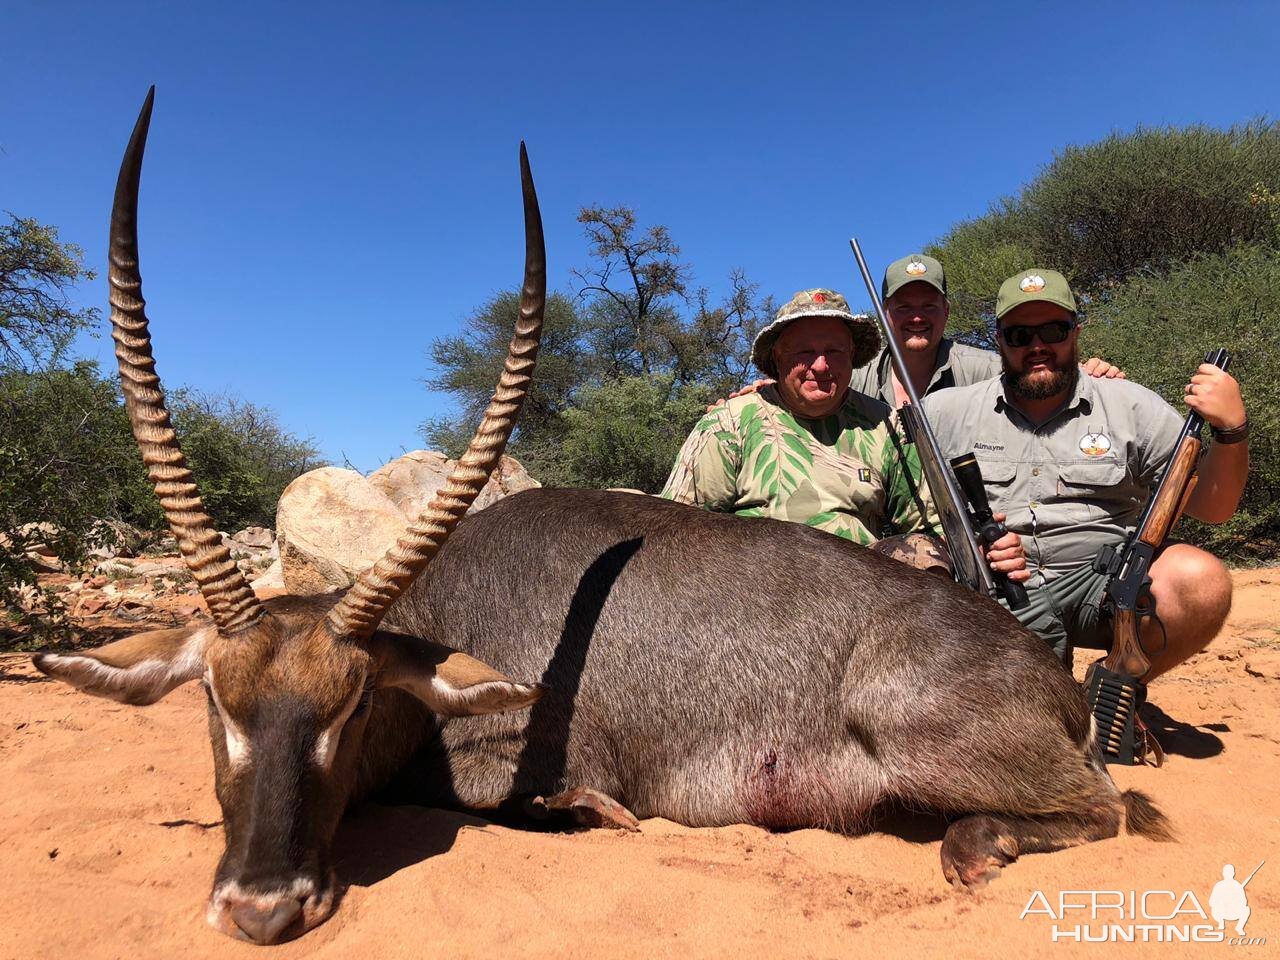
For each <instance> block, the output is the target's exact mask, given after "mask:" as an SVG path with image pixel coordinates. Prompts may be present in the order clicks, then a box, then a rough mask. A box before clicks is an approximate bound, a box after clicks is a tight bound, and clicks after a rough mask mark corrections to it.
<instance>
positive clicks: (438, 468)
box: [369, 450, 542, 519]
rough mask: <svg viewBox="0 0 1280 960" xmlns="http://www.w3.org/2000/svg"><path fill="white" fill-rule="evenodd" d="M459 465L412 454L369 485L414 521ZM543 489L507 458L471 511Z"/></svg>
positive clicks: (371, 476) (382, 470)
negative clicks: (533, 490) (537, 488)
mask: <svg viewBox="0 0 1280 960" xmlns="http://www.w3.org/2000/svg"><path fill="white" fill-rule="evenodd" d="M456 465H457V461H456V460H450V459H448V458H447V457H446V456H445V455H444V454H443V453H437V452H435V451H434V450H413V451H410V452H409V453H406V454H405V455H404V456H403V457H398V458H396V459H395V460H391V461H390V462H388V463H385V464H383V465H382V466H381V467H379V468H378V469H377V470H375V471H374V472H373V473H371V474H369V483H370V484H372V485H373V486H374V487H376V488H377V489H379V490H381V491H382V492H383V493H385V494H386V495H387V497H388V499H390V500H391V502H392V503H394V504H395V505H396V507H398V508H399V510H400V512H401V513H403V514H404V515H405V516H406V518H408V519H414V518H416V517H417V516H418V515H419V514H420V513H422V511H423V509H425V507H426V506H427V504H428V503H429V502H430V500H431V498H432V497H433V496H435V494H436V492H437V491H438V490H439V489H440V488H441V487H442V486H444V481H445V479H446V478H447V477H448V476H449V472H450V471H451V470H453V468H454V467H455V466H456ZM540 486H542V484H540V483H538V481H537V480H535V479H533V477H531V476H529V472H528V471H527V470H525V468H524V467H523V466H521V464H520V462H519V461H518V460H516V459H515V458H514V457H507V456H504V457H503V458H502V462H501V463H500V464H499V465H498V468H497V469H496V470H494V471H493V476H492V477H490V478H489V482H488V483H487V484H485V487H484V489H483V490H481V491H480V496H478V497H476V501H475V503H473V504H472V505H471V509H472V510H473V511H474V510H483V509H484V508H485V507H487V506H489V505H490V504H492V503H496V502H497V501H498V500H501V499H502V498H503V497H506V496H510V495H511V494H513V493H519V492H520V491H521V490H529V489H532V488H533V487H540Z"/></svg>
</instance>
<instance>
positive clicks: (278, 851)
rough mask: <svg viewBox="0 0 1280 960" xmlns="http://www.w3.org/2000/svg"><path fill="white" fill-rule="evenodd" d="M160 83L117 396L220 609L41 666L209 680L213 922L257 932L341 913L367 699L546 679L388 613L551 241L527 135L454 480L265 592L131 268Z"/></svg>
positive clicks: (164, 687) (507, 380) (121, 251)
mask: <svg viewBox="0 0 1280 960" xmlns="http://www.w3.org/2000/svg"><path fill="white" fill-rule="evenodd" d="M154 94H155V89H154V88H152V90H151V91H150V92H149V93H148V94H147V99H146V102H145V103H144V104H143V107H142V112H141V114H140V115H139V117H138V122H137V125H136V126H135V127H134V131H133V136H132V137H131V138H130V140H129V145H128V147H127V149H126V150H125V154H124V159H123V161H122V163H121V166H120V176H119V179H118V181H117V183H116V192H115V202H114V205H113V208H112V213H111V250H110V261H111V262H110V287H111V323H112V337H113V339H114V340H115V353H116V359H117V361H118V364H119V368H120V381H121V384H122V386H123V389H124V396H125V406H126V408H127V410H128V414H129V419H130V421H131V423H132V425H133V434H134V437H135V439H136V440H137V442H138V449H139V450H140V452H141V454H142V459H143V461H144V462H145V463H146V466H147V472H148V476H149V478H150V480H151V483H152V485H153V486H154V487H155V491H156V494H157V496H158V497H159V499H160V503H161V506H162V507H163V508H164V512H165V517H166V518H167V520H168V523H169V526H170V528H171V529H172V531H173V534H174V536H175V537H176V539H177V542H178V547H179V549H180V550H181V552H182V556H183V558H184V559H185V561H186V563H187V566H188V567H189V568H190V570H191V574H192V577H193V578H194V579H195V582H196V583H197V585H198V586H199V588H200V593H201V594H202V595H203V597H204V599H205V602H206V603H207V605H208V607H209V613H210V614H211V616H212V619H213V622H212V623H211V624H203V623H202V624H197V625H191V626H188V627H186V628H181V629H174V630H159V631H153V632H148V633H142V634H138V635H135V636H131V637H128V638H126V639H124V640H120V641H118V642H116V643H111V644H108V645H106V646H104V647H100V648H98V649H95V650H89V651H85V652H82V653H75V654H55V653H44V654H37V655H36V657H35V665H36V666H37V667H38V668H39V669H40V670H41V671H43V672H44V673H46V674H48V675H49V676H51V677H54V678H56V679H58V680H62V681H65V682H67V683H70V684H72V685H74V686H76V687H78V688H80V689H81V690H84V691H85V692H86V693H91V694H94V695H96V696H101V697H109V698H111V699H113V700H118V701H120V702H123V703H129V704H137V705H142V704H149V703H154V702H155V701H157V700H159V699H160V698H161V697H163V696H164V695H165V694H167V693H168V692H169V691H171V690H173V689H174V688H175V687H177V686H179V685H180V684H183V683H188V682H191V681H199V682H200V683H201V684H202V685H203V687H204V690H205V692H206V694H207V698H208V715H209V734H210V740H211V741H212V746H213V757H214V770H215V778H216V786H217V794H218V802H219V804H220V805H221V807H222V815H223V824H224V831H225V836H226V849H225V851H224V853H223V855H222V859H221V861H220V863H219V865H218V869H217V873H216V875H215V878H214V884H213V891H212V893H211V895H210V898H209V905H208V910H207V918H208V920H209V923H210V924H211V925H212V926H213V927H215V928H216V929H218V930H220V931H222V932H223V933H227V934H230V935H232V936H236V937H239V938H241V939H244V940H249V941H251V942H255V943H263V944H266V943H275V942H278V941H280V940H284V939H288V938H290V937H293V936H297V935H298V934H300V933H302V932H304V931H306V930H309V929H310V928H312V927H314V926H316V925H317V924H319V923H321V922H323V921H324V920H325V919H326V918H327V917H328V916H329V915H330V913H332V911H333V908H334V905H335V899H336V893H337V889H338V888H337V882H336V878H335V876H334V873H333V870H332V867H331V865H330V848H331V845H332V841H333V836H334V833H335V831H336V829H337V824H338V820H339V818H340V817H341V816H342V813H343V811H344V809H345V807H346V805H347V803H348V801H349V800H350V799H351V796H352V791H353V788H354V784H355V781H356V778H357V768H358V764H359V759H360V750H361V746H362V740H363V736H364V731H365V726H366V723H367V720H368V716H369V711H370V704H371V701H372V699H373V698H374V696H375V694H376V692H377V691H378V690H379V689H383V688H387V687H398V688H400V689H401V690H404V691H407V692H408V693H410V694H412V695H413V696H415V697H417V698H418V699H419V700H421V701H422V702H423V703H424V704H425V705H426V707H427V708H429V709H430V710H432V711H435V712H436V713H438V714H441V715H445V716H463V715H472V714H480V713H492V712H497V711H503V710H516V709H520V708H522V707H526V706H528V705H529V704H531V703H533V702H534V701H535V700H537V698H538V697H539V695H540V694H541V688H540V687H539V686H538V685H536V684H522V683H516V682H515V681H513V680H510V679H508V678H507V677H505V676H503V675H502V674H500V673H499V672H498V671H496V670H494V669H493V668H491V667H489V666H488V665H486V664H484V663H481V662H480V661H478V660H475V659H473V658H471V657H468V656H466V655H465V654H463V653H460V652H458V651H455V650H451V649H449V648H447V647H443V646H440V645H438V644H435V643H430V642H427V641H424V640H421V639H418V638H414V637H407V636H404V635H401V634H395V633H390V632H387V631H382V630H379V629H378V625H379V623H380V621H381V620H382V618H383V616H384V614H385V613H386V612H387V609H388V608H389V607H390V606H391V604H392V603H394V602H395V600H396V598H398V597H399V596H400V595H401V593H403V592H404V590H405V589H406V588H407V587H408V586H409V585H410V584H411V583H412V582H413V581H414V579H415V578H416V577H417V576H418V575H419V574H421V573H422V571H423V570H424V569H425V568H426V566H427V564H428V563H430V561H431V558H432V557H433V556H434V555H435V553H436V551H438V550H439V549H440V546H441V545H442V544H443V543H444V541H445V539H446V538H447V537H448V535H449V533H450V531H451V530H452V529H453V528H454V526H455V525H456V524H457V523H458V521H459V520H460V519H461V518H462V516H463V514H464V513H466V511H467V508H468V507H469V506H470V505H471V502H472V501H473V500H474V499H475V497H476V495H477V494H478V493H479V492H480V490H481V488H482V487H483V486H484V484H485V482H486V480H487V479H488V477H489V474H490V473H491V472H492V470H493V468H494V467H495V466H496V465H497V463H498V460H499V457H500V456H501V454H502V451H503V448H504V447H505V446H506V442H507V439H508V437H509V436H510V434H511V429H512V427H513V426H514V424H515V421H516V417H517V415H518V414H519V411H520V406H521V404H522V403H523V402H524V398H525V395H526V393H527V391H528V387H529V382H530V379H531V376H532V372H533V366H534V361H535V358H536V356H537V351H538V341H539V337H540V336H541V332H542V315H543V308H544V305H545V299H546V256H545V252H544V250H543V241H542V221H541V217H540V215H539V212H538V201H537V196H536V194H535V193H534V188H533V179H532V176H531V174H530V172H529V162H528V158H527V156H526V155H525V150H524V145H523V144H521V147H520V172H521V179H522V185H523V193H524V214H525V275H524V288H523V291H522V295H521V301H520V318H519V321H518V323H517V326H516V331H515V335H514V337H513V339H512V341H511V348H510V352H509V353H508V355H507V360H506V365H505V367H504V369H503V373H502V377H501V379H500V380H499V381H498V386H497V389H496V390H495V392H494V396H493V400H492V401H491V402H490V404H489V407H488V409H487V410H486V411H485V416H484V420H483V422H482V423H481V425H480V427H479V429H478V431H477V432H476V435H475V437H474V438H473V439H472V441H471V444H470V446H469V447H468V448H467V452H466V454H465V455H464V456H463V457H462V459H461V460H460V461H459V462H458V466H457V468H456V469H455V470H454V472H453V474H452V475H451V476H450V477H449V479H448V481H447V482H446V484H445V486H444V487H443V488H442V489H441V491H440V492H439V493H438V494H437V495H436V497H435V498H434V499H433V500H432V502H431V503H430V504H429V505H428V506H427V508H426V510H425V511H424V512H423V514H422V516H420V517H419V518H418V519H417V520H415V521H414V522H413V523H412V524H410V526H409V527H408V529H407V530H406V532H405V533H404V535H403V536H402V537H401V538H400V539H399V540H398V541H397V543H396V544H395V545H394V546H393V547H392V548H391V549H390V550H388V552H387V554H386V555H385V556H384V557H382V558H381V559H380V560H379V561H378V562H377V563H376V564H375V565H374V566H373V567H371V568H369V569H368V570H367V571H365V572H364V573H363V574H361V575H360V577H359V578H358V579H357V580H356V582H355V584H354V585H353V586H352V587H351V588H350V589H348V590H347V591H346V592H345V593H344V594H340V595H330V596H328V597H320V598H301V597H281V598H277V599H275V600H271V601H267V602H265V603H264V602H262V601H259V600H258V598H257V597H256V596H255V595H254V593H253V591H252V589H251V588H250V587H249V584H248V582H247V581H246V580H245V578H244V576H243V575H242V574H241V573H240V571H239V569H238V568H237V567H236V565H235V563H234V562H233V561H232V559H231V556H230V553H229V551H228V550H227V548H226V547H224V546H223V545H222V542H221V538H220V537H219V535H218V533H217V532H216V531H215V529H214V526H213V523H212V521H211V520H210V519H209V517H208V515H207V514H206V513H205V511H204V507H203V505H202V503H201V500H200V493H199V490H198V489H197V487H196V484H195V482H194V480H193V478H192V475H191V472H190V470H188V469H187V465H186V461H185V460H184V458H183V456H182V451H181V450H180V449H179V446H178V441H177V437H176V436H175V434H174V431H173V428H172V425H171V423H170V419H169V413H168V410H167V408H166V406H165V397H164V391H163V388H162V387H161V384H160V379H159V377H158V376H157V375H156V372H155V361H154V359H153V357H152V351H151V336H150V332H149V329H148V322H147V317H146V314H145V310H144V306H145V304H144V301H143V298H142V277H141V273H140V270H139V266H138V241H137V209H138V185H139V180H140V176H141V172H142V155H143V151H144V148H145V146H146V139H147V129H148V126H149V124H150V120H151V107H152V100H153V97H154Z"/></svg>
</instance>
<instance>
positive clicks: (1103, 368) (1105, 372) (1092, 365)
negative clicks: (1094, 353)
mask: <svg viewBox="0 0 1280 960" xmlns="http://www.w3.org/2000/svg"><path fill="white" fill-rule="evenodd" d="M1080 366H1081V367H1083V368H1084V372H1085V373H1087V374H1088V375H1089V376H1091V377H1100V378H1105V379H1107V380H1126V379H1128V378H1127V377H1126V376H1125V372H1124V371H1123V370H1121V369H1120V368H1119V367H1117V366H1115V365H1114V364H1110V363H1107V361H1105V360H1103V359H1102V358H1101V357H1090V358H1089V359H1088V360H1086V361H1085V362H1084V363H1082V364H1080Z"/></svg>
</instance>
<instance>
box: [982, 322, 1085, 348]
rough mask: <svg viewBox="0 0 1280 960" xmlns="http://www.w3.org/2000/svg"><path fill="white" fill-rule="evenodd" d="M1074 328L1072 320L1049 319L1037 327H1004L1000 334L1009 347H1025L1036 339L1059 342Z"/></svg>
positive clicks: (1043, 341) (1074, 323)
mask: <svg viewBox="0 0 1280 960" xmlns="http://www.w3.org/2000/svg"><path fill="white" fill-rule="evenodd" d="M1075 328H1076V322H1075V321H1074V320H1050V321H1049V322H1048V323H1042V324H1040V325H1039V326H1037V327H1025V326H1024V327H1005V328H1004V329H1002V330H1001V331H1000V336H1001V338H1002V339H1003V340H1004V342H1005V343H1007V344H1008V345H1009V346H1011V347H1025V346H1028V345H1029V344H1030V343H1031V341H1032V340H1036V339H1038V340H1039V341H1040V342H1041V343H1061V342H1062V341H1063V340H1065V339H1067V334H1069V333H1071V331H1072V330H1074V329H1075Z"/></svg>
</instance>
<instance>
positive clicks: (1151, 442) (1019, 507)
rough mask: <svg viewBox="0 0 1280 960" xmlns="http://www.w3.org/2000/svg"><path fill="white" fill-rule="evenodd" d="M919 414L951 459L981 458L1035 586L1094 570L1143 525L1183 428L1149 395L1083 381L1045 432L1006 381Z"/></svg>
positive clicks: (1126, 384)
mask: <svg viewBox="0 0 1280 960" xmlns="http://www.w3.org/2000/svg"><path fill="white" fill-rule="evenodd" d="M921 407H922V408H923V410H924V412H925V414H926V416H928V418H929V422H930V424H931V425H932V426H933V430H934V433H935V434H937V437H938V443H939V444H940V445H941V447H942V449H943V453H944V455H945V456H946V457H947V458H948V459H950V458H951V457H955V456H959V455H960V454H962V453H968V452H969V451H973V453H974V454H975V455H976V456H977V458H978V463H979V465H980V466H981V468H982V479H983V483H984V485H985V486H986V489H987V497H988V498H989V499H990V501H991V509H992V510H994V511H996V512H1001V511H1003V512H1004V513H1007V514H1008V515H1009V518H1008V520H1007V521H1006V522H1007V525H1008V527H1009V529H1010V530H1013V531H1014V532H1016V533H1018V534H1020V535H1021V537H1022V542H1023V545H1024V546H1025V547H1026V551H1027V567H1028V568H1029V569H1030V570H1031V571H1032V580H1031V585H1032V586H1039V585H1041V584H1043V583H1045V582H1047V581H1050V580H1054V579H1056V578H1057V577H1060V576H1062V575H1063V574H1065V573H1067V572H1069V571H1070V570H1072V569H1075V568H1077V567H1079V566H1081V565H1082V564H1086V563H1091V562H1092V561H1093V559H1094V557H1096V556H1097V554H1098V550H1099V549H1100V548H1101V547H1102V546H1103V545H1104V544H1106V543H1111V542H1116V541H1119V540H1121V539H1123V538H1124V537H1125V536H1126V535H1127V534H1128V532H1129V530H1130V529H1132V528H1133V527H1134V526H1136V525H1137V522H1138V518H1139V516H1140V515H1141V513H1142V508H1143V506H1144V505H1145V503H1146V500H1147V497H1148V496H1149V495H1150V493H1151V490H1152V488H1153V487H1154V486H1155V484H1156V483H1157V482H1158V481H1159V479H1160V476H1161V474H1162V473H1163V471H1164V468H1165V465H1166V464H1167V463H1168V461H1169V458H1170V457H1171V456H1172V455H1173V450H1174V446H1175V445H1176V444H1177V440H1178V435H1179V433H1180V432H1181V430H1182V423H1183V418H1182V417H1181V416H1179V415H1178V413H1177V412H1176V411H1175V410H1174V409H1173V407H1171V406H1169V404H1167V403H1166V402H1165V401H1164V400H1162V399H1161V398H1160V397H1159V396H1157V395H1156V394H1155V393H1153V392H1152V391H1150V390H1148V389H1147V388H1146V387H1142V386H1139V385H1138V384H1136V383H1132V382H1130V381H1128V380H1106V379H1096V378H1094V377H1090V376H1087V375H1086V374H1084V373H1083V372H1081V373H1080V375H1079V376H1078V377H1077V378H1076V386H1075V389H1074V391H1073V392H1072V394H1071V397H1070V399H1069V400H1068V401H1067V403H1066V405H1065V406H1064V407H1063V408H1062V409H1061V410H1059V411H1058V412H1057V413H1055V414H1054V415H1053V416H1051V417H1050V418H1049V419H1048V420H1046V421H1045V422H1044V423H1041V424H1038V425H1037V424H1035V423H1033V422H1031V421H1030V420H1029V419H1028V418H1027V417H1026V416H1025V415H1024V414H1023V413H1022V411H1020V410H1019V409H1018V408H1017V407H1015V406H1014V405H1013V404H1012V403H1010V402H1009V400H1008V399H1007V398H1006V396H1005V390H1004V381H1003V380H1002V379H1001V378H999V377H996V378H994V379H992V380H988V381H986V382H984V383H978V384H974V385H972V386H968V387H956V388H954V389H951V390H942V391H939V392H937V393H934V394H931V395H929V396H928V397H925V398H923V399H922V400H921Z"/></svg>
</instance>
